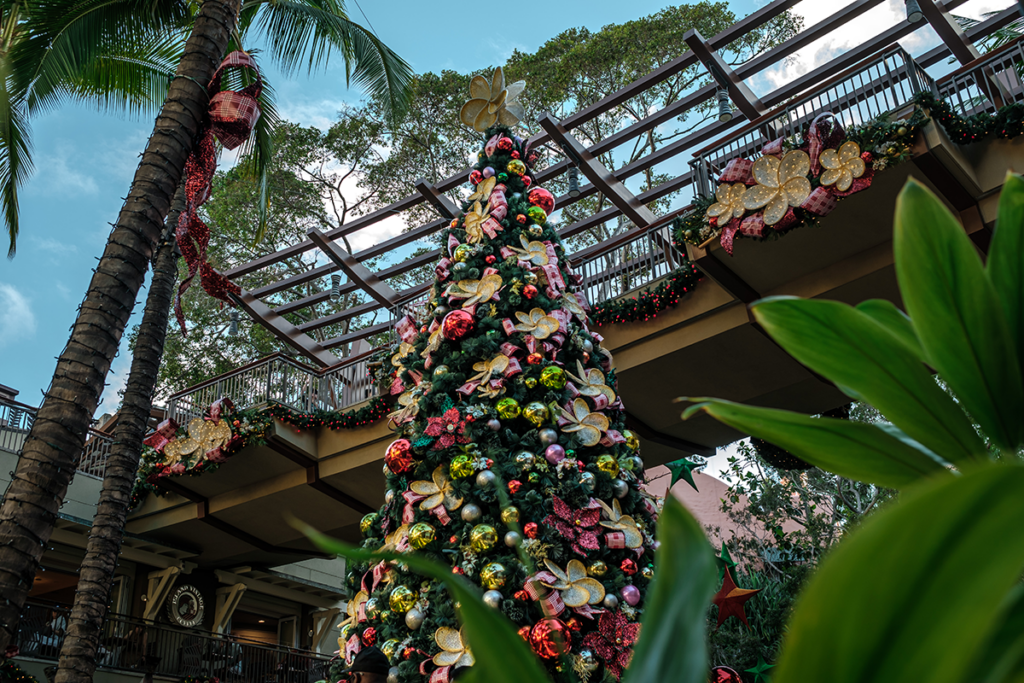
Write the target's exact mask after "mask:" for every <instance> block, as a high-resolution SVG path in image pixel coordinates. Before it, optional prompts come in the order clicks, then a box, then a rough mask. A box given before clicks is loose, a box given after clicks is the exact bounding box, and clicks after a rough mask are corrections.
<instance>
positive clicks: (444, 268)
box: [434, 256, 452, 281]
mask: <svg viewBox="0 0 1024 683" xmlns="http://www.w3.org/2000/svg"><path fill="white" fill-rule="evenodd" d="M451 268H452V261H451V259H450V258H448V257H447V256H445V257H444V258H442V259H441V260H440V261H438V262H437V265H436V266H434V273H435V274H436V275H437V279H438V280H441V281H444V280H447V279H448V277H449V276H450V275H451V274H452V271H451Z"/></svg>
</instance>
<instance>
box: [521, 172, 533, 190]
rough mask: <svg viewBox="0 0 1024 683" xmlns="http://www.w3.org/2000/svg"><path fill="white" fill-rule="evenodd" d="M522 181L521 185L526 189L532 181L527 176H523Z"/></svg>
mask: <svg viewBox="0 0 1024 683" xmlns="http://www.w3.org/2000/svg"><path fill="white" fill-rule="evenodd" d="M522 181H523V185H526V186H527V187H529V186H530V183H532V182H533V181H532V180H530V176H528V175H524V176H523V177H522Z"/></svg>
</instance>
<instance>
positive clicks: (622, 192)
mask: <svg viewBox="0 0 1024 683" xmlns="http://www.w3.org/2000/svg"><path fill="white" fill-rule="evenodd" d="M537 122H538V123H540V125H541V127H542V128H543V129H544V130H545V131H546V132H547V133H548V135H550V136H551V139H552V140H554V141H555V142H556V143H557V144H558V145H559V146H560V147H561V148H562V149H564V150H565V151H566V153H567V154H568V155H569V156H570V157H571V158H572V159H573V161H575V162H576V163H577V165H578V166H579V168H580V170H581V171H583V175H585V176H587V178H588V179H589V180H590V182H591V183H593V184H594V186H595V187H596V188H597V189H598V190H600V191H601V192H602V193H603V194H604V195H605V196H606V197H608V199H609V201H611V203H612V204H614V205H615V206H616V207H617V208H618V209H619V210H620V211H622V213H623V215H624V216H626V218H628V219H629V220H631V221H633V223H634V224H635V225H637V226H639V227H646V226H648V225H650V224H651V223H653V222H654V221H656V220H657V216H655V215H654V212H653V211H651V210H650V209H648V208H647V207H646V206H644V205H643V204H641V203H640V200H639V199H637V198H636V195H634V194H633V193H632V192H630V191H629V190H628V189H627V188H626V186H625V185H623V184H622V181H620V180H619V179H618V178H616V177H615V174H614V173H612V172H611V171H609V170H608V169H607V168H606V167H605V165H604V164H602V163H601V162H600V161H598V160H597V158H596V157H594V155H593V154H591V153H590V150H588V149H587V148H586V147H585V146H584V145H583V143H581V142H580V141H579V140H577V139H576V138H575V137H573V136H572V135H571V134H570V133H569V131H567V130H566V129H565V127H564V126H563V125H562V124H561V122H559V121H558V119H556V118H555V117H554V116H552V115H551V114H550V113H549V112H544V113H543V114H541V115H540V117H538V119H537Z"/></svg>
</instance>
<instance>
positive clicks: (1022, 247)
mask: <svg viewBox="0 0 1024 683" xmlns="http://www.w3.org/2000/svg"><path fill="white" fill-rule="evenodd" d="M988 251H989V257H988V277H989V280H991V281H992V285H993V286H994V287H995V290H996V296H997V297H998V298H999V301H1000V303H1002V305H1003V314H1004V315H1005V316H1006V323H1007V326H1008V327H1009V330H1010V338H1011V339H1012V340H1013V345H1014V347H1015V348H1016V349H1017V362H1018V363H1020V364H1021V366H1022V367H1021V370H1024V177H1021V176H1019V175H1014V174H1013V173H1007V174H1006V183H1005V184H1004V185H1003V193H1002V194H1001V195H999V214H998V216H997V219H996V230H995V234H994V235H993V236H992V243H991V244H990V245H989V250H988ZM1022 381H1024V380H1022Z"/></svg>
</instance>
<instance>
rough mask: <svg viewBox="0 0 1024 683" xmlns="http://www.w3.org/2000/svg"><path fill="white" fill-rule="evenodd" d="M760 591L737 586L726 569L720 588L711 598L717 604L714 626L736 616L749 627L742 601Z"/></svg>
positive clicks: (716, 626)
mask: <svg viewBox="0 0 1024 683" xmlns="http://www.w3.org/2000/svg"><path fill="white" fill-rule="evenodd" d="M760 592H761V589H760V588H758V589H756V590H751V589H749V588H738V587H737V586H736V582H735V581H733V579H732V572H731V571H729V570H728V569H726V570H725V579H723V580H722V588H721V589H720V590H719V591H718V593H716V594H715V597H713V598H712V599H711V602H712V604H715V605H718V623H717V624H715V628H716V629H717V628H718V627H719V626H721V625H722V622H723V621H725V620H726V619H728V618H729V617H736V618H737V619H739V620H740V621H742V622H743V623H744V624H745V625H746V627H747V628H748V629H749V628H750V623H749V622H748V621H747V614H746V612H744V611H743V603H745V602H746V601H747V600H749V599H750V598H752V597H754V596H755V595H757V594H758V593H760Z"/></svg>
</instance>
